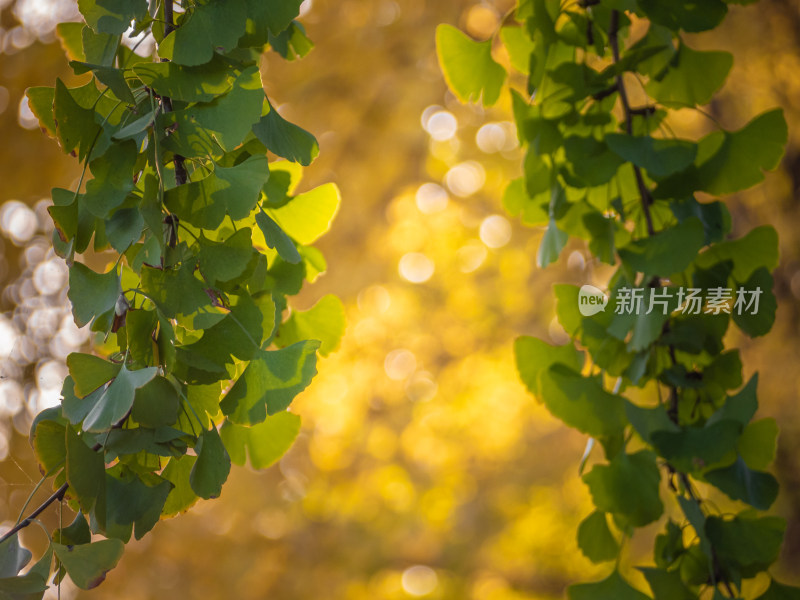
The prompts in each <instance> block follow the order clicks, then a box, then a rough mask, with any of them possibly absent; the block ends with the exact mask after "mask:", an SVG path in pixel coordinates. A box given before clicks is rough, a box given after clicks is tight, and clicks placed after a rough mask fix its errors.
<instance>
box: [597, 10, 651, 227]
mask: <svg viewBox="0 0 800 600" xmlns="http://www.w3.org/2000/svg"><path fill="white" fill-rule="evenodd" d="M608 43H609V45H610V46H611V53H612V55H613V57H614V64H617V63H619V11H618V10H612V11H611V23H610V25H609V30H608ZM616 87H617V91H618V92H619V99H620V102H622V110H623V113H624V115H625V132H626V133H627V134H628V135H633V113H632V112H631V105H630V102H629V101H628V92H627V90H626V89H625V82H624V80H623V76H622V73H618V74H617V76H616ZM633 173H634V175H635V176H636V186H637V187H638V188H639V194H640V195H641V197H642V212H643V213H644V220H645V222H646V223H647V234H648V235H654V234H655V231H656V230H655V228H654V227H653V217H652V216H651V215H650V205H651V204H652V203H653V196H652V195H651V194H650V190H649V189H648V188H647V185H646V184H645V182H644V176H643V175H642V170H641V169H640V168H639V167H638V166H636V165H633Z"/></svg>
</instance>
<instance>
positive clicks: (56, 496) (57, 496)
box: [0, 410, 131, 544]
mask: <svg viewBox="0 0 800 600" xmlns="http://www.w3.org/2000/svg"><path fill="white" fill-rule="evenodd" d="M129 416H131V411H130V410H129V411H128V412H127V413H125V416H124V417H122V418H121V419H120V420H119V421H117V422H116V423H114V424H113V425H112V426H111V429H121V428H122V426H123V425H125V421H127V420H128V417H129ZM102 447H103V444H101V443H100V442H97V443H96V444H95V445H94V446H92V450H93V451H95V452H97V451H98V450H100V449H101V448H102ZM68 488H69V483H64V484H63V485H62V486H61V487H60V488H58V489H57V490H56V491H55V492H53V493H52V494H51V495H50V497H49V498H47V500H45V501H44V502H42V503H41V504H40V505H39V506H37V507H36V509H35V510H34V511H33V512H32V513H31V514H29V515H28V516H27V517H25V518H24V519H22V520H21V521H20V522H19V523H17V524H16V525H14V527H12V528H11V529H9V530H8V531H7V532H6V533H5V534H4V535H3V536H2V537H0V544H2V543H3V542H5V541H6V540H7V539H8V538H10V537H11V536H12V535H14V534H15V533H17V532H18V531H19V530H20V529H24V528H25V527H27V526H28V525H30V524H31V523H33V520H34V519H35V518H36V517H38V516H39V515H40V514H42V513H43V512H44V510H45V509H46V508H47V507H48V506H50V505H51V504H52V503H53V502H55V501H56V500H58V501H59V502H60V501H61V500H63V499H64V494H66V493H67V489H68Z"/></svg>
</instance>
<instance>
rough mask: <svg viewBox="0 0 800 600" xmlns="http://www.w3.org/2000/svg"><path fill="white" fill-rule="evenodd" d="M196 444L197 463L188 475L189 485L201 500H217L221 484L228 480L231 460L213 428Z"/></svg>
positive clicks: (204, 432) (203, 433) (201, 435)
mask: <svg viewBox="0 0 800 600" xmlns="http://www.w3.org/2000/svg"><path fill="white" fill-rule="evenodd" d="M197 444H198V445H197V446H196V447H195V452H197V461H196V462H195V463H194V466H193V467H192V472H191V474H190V475H189V483H190V484H191V486H192V490H194V493H195V494H197V495H198V496H200V497H201V498H206V499H208V498H217V497H218V496H219V495H220V493H221V492H222V484H224V483H225V481H226V480H227V479H228V473H230V470H231V459H230V457H229V456H228V452H227V450H225V446H224V444H223V443H222V439H220V436H219V432H218V431H217V429H216V428H215V427H212V428H211V429H210V430H208V431H205V430H204V431H203V432H202V433H201V434H200V439H199V440H198V442H197Z"/></svg>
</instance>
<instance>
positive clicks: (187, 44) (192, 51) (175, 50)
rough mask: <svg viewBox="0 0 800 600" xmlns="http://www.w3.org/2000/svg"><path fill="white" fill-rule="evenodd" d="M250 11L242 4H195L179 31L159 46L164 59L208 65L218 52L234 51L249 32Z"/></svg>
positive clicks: (233, 0)
mask: <svg viewBox="0 0 800 600" xmlns="http://www.w3.org/2000/svg"><path fill="white" fill-rule="evenodd" d="M246 20H247V9H246V5H245V3H244V2H242V1H241V0H209V2H206V3H203V4H199V3H198V4H195V5H193V7H192V8H191V9H190V10H188V11H187V12H186V14H185V16H184V17H183V18H182V19H181V21H180V23H179V26H178V28H177V29H176V30H175V31H173V32H172V33H170V34H169V35H168V36H167V37H165V38H164V40H163V41H162V42H161V43H160V44H159V46H158V54H159V56H160V57H161V58H165V59H167V60H170V61H173V62H176V63H178V64H180V65H186V66H195V65H204V64H206V63H207V62H209V61H210V60H211V59H212V57H213V56H214V52H215V50H217V49H219V50H222V51H227V50H231V49H233V48H235V47H236V42H237V41H239V38H240V37H242V35H243V34H244V32H245V24H246Z"/></svg>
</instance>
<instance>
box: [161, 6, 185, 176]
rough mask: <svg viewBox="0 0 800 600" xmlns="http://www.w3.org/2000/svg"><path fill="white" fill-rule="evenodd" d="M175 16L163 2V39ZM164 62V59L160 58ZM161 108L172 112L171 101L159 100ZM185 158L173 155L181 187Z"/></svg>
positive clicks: (173, 29)
mask: <svg viewBox="0 0 800 600" xmlns="http://www.w3.org/2000/svg"><path fill="white" fill-rule="evenodd" d="M174 20H175V14H174V11H173V7H172V0H164V37H166V36H168V35H169V34H170V33H172V32H173V31H175V23H174ZM161 60H162V61H164V62H166V61H167V59H166V58H162V59H161ZM161 106H162V107H163V109H164V114H166V113H168V112H172V99H171V98H167V97H166V96H163V97H162V98H161ZM185 160H186V159H185V158H184V157H183V156H181V155H180V154H175V158H174V160H173V164H174V165H175V183H176V184H178V185H183V184H184V183H186V182H187V181H188V180H189V176H188V175H187V173H186V165H185Z"/></svg>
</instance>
